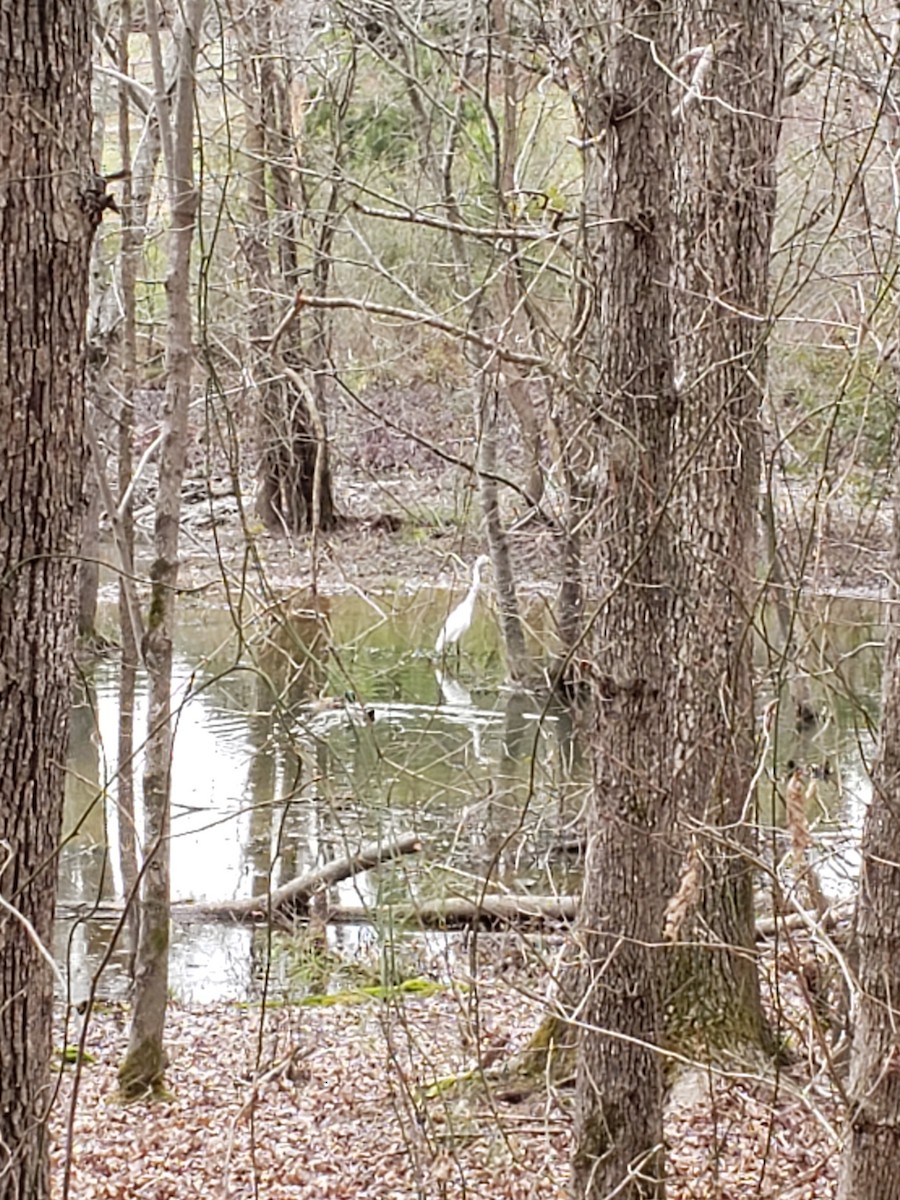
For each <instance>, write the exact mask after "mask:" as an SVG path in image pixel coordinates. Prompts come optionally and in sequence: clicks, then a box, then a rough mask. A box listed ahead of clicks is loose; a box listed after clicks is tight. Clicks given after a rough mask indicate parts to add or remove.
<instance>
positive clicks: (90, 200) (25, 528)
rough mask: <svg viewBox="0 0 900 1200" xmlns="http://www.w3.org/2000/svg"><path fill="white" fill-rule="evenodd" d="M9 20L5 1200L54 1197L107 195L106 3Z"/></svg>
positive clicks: (3, 291) (4, 365) (2, 646)
mask: <svg viewBox="0 0 900 1200" xmlns="http://www.w3.org/2000/svg"><path fill="white" fill-rule="evenodd" d="M0 28H2V37H0V47H2V48H0V77H2V80H3V86H2V88H0V130H2V133H0V247H2V253H3V260H2V262H3V265H2V283H0V310H2V324H3V346H4V352H3V353H0V427H2V429H3V436H2V439H0V573H2V592H3V600H2V603H0V745H2V746H3V754H2V757H0V888H2V900H3V904H2V908H0V1047H2V1050H0V1054H2V1060H3V1065H2V1069H0V1197H2V1200H26V1198H27V1200H42V1198H43V1197H46V1196H47V1195H48V1194H49V1183H48V1162H47V1155H46V1153H45V1148H46V1138H45V1130H46V1126H45V1121H46V1110H47V1102H48V1098H49V1093H48V1090H47V1068H48V1061H49V1055H50V1018H51V1003H52V982H51V976H50V971H49V968H48V964H47V962H46V960H45V958H44V957H43V955H42V953H41V951H40V948H39V947H38V945H37V944H36V941H35V939H39V941H40V942H41V944H42V945H43V946H45V947H46V946H47V945H49V944H50V942H51V935H52V929H53V912H54V904H55V899H56V866H57V858H56V855H57V851H58V848H59V833H60V822H61V818H62V805H63V769H64V763H65V757H66V742H67V737H68V724H69V706H70V701H71V696H70V665H71V653H72V647H73V638H74V633H75V619H76V611H75V555H77V553H78V550H79V544H80V524H81V509H82V487H83V453H82V421H83V409H84V327H85V317H86V310H87V288H88V265H89V259H90V246H91V238H92V235H93V231H94V228H95V227H96V223H97V220H98V218H99V215H100V213H101V211H102V206H103V196H102V184H101V185H100V186H99V188H98V185H97V182H96V180H95V177H94V175H93V171H92V166H91V158H90V136H91V109H90V103H91V100H90V8H89V5H88V4H87V3H85V2H81V3H78V2H75V3H66V4H60V3H57V2H55V0H8V2H6V3H4V5H3V14H2V19H0ZM61 114H65V120H63V119H62V116H61ZM25 921H28V922H30V925H31V930H32V931H33V932H30V931H29V929H28V927H27V926H26V924H25V923H24V922H25Z"/></svg>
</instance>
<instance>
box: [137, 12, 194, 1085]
mask: <svg viewBox="0 0 900 1200" xmlns="http://www.w3.org/2000/svg"><path fill="white" fill-rule="evenodd" d="M202 12H203V0H191V2H190V3H189V4H188V5H186V6H185V10H184V24H183V26H182V28H181V29H180V30H179V32H178V34H177V35H176V36H177V37H178V41H179V46H178V60H177V66H176V85H175V102H174V107H173V111H172V114H171V121H170V118H169V113H168V106H167V103H166V101H165V99H164V95H165V93H164V91H163V90H162V89H161V88H160V87H159V83H160V76H161V75H162V59H161V55H160V53H159V46H158V30H157V32H156V42H157V45H156V47H155V50H154V58H155V60H156V61H155V65H156V67H157V71H156V75H157V103H158V104H159V105H160V107H161V111H160V132H161V134H162V144H163V147H164V155H165V163H166V174H167V180H168V197H169V208H170V219H171V225H170V233H169V270H168V277H167V279H166V296H167V302H168V327H167V333H166V400H165V412H164V418H163V420H164V427H165V437H164V440H163V445H162V450H161V454H160V467H159V490H158V495H157V501H156V526H155V531H154V559H153V563H152V565H151V568H150V578H151V592H150V612H149V616H148V620H147V631H146V633H145V635H144V645H143V655H144V663H145V665H146V668H147V674H148V676H149V681H150V697H149V709H148V719H147V743H146V760H145V768H144V779H143V798H144V875H143V882H142V888H141V901H140V913H141V917H140V932H139V936H138V951H137V961H136V968H135V990H134V1007H133V1010H132V1015H131V1031H130V1036H129V1043H128V1050H127V1052H126V1055H125V1058H124V1060H123V1062H122V1064H121V1065H120V1067H119V1084H120V1087H121V1090H122V1094H123V1096H124V1097H125V1098H126V1099H130V1100H133V1099H138V1098H140V1097H142V1096H145V1095H153V1094H156V1093H160V1092H162V1091H163V1090H164V1089H163V1077H164V1073H165V1061H166V1060H165V1052H164V1048H163V1036H164V1031H165V1018H166V1003H167V999H168V981H169V974H168V955H169V894H170V877H169V845H168V843H169V822H170V783H171V775H170V770H171V763H172V740H173V728H172V707H171V688H172V639H173V635H174V624H175V594H176V591H175V589H176V586H177V583H178V532H179V524H180V520H181V485H182V481H183V479H184V470H185V461H186V454H187V417H188V405H189V402H190V387H191V367H192V365H193V341H192V328H193V326H192V321H191V298H190V266H191V246H192V244H193V239H194V227H195V221H196V212H197V193H196V189H195V187H194V137H193V135H194V100H195V95H194V86H195V78H194V70H195V65H196V58H197V41H198V37H199V31H200V25H201V20H202ZM147 14H148V18H150V19H152V20H153V21H155V20H156V18H157V14H156V8H155V0H150V3H148V5H147ZM151 40H152V33H151Z"/></svg>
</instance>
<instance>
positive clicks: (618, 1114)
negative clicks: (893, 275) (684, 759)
mask: <svg viewBox="0 0 900 1200" xmlns="http://www.w3.org/2000/svg"><path fill="white" fill-rule="evenodd" d="M669 14H670V9H668V8H667V7H666V6H665V5H663V4H660V3H655V2H653V3H645V4H641V5H639V6H636V5H634V4H630V3H620V2H619V3H613V4H611V6H610V8H609V12H608V15H607V20H608V25H607V26H606V27H607V28H608V41H607V42H606V45H605V51H606V55H605V61H604V62H603V65H602V67H600V68H597V67H593V68H592V69H593V70H594V71H597V70H598V69H599V70H601V71H602V77H589V78H588V79H587V81H586V91H585V96H584V101H583V103H584V107H583V109H582V114H583V121H584V130H583V134H584V139H585V141H586V143H587V149H586V153H585V158H586V171H587V172H588V177H587V178H586V181H585V228H586V239H587V241H586V245H585V254H586V256H587V258H588V260H589V262H591V263H592V265H593V271H594V279H595V284H596V289H597V291H596V296H597V300H596V305H597V307H596V309H595V313H594V317H593V320H594V324H593V331H594V338H595V355H596V359H595V361H596V363H597V376H598V382H597V388H596V393H595V396H594V398H593V418H594V419H593V422H592V427H591V430H590V434H589V436H590V437H591V440H592V442H593V446H594V451H595V454H596V455H597V466H596V471H597V476H598V478H599V479H601V480H602V483H601V484H600V486H599V488H598V494H597V502H596V521H597V527H598V534H597V538H596V542H595V547H594V551H595V556H594V570H595V585H596V584H598V583H599V581H600V580H603V582H604V583H605V584H606V585H607V586H608V587H609V588H610V591H609V594H608V596H607V597H606V598H605V600H604V602H603V605H602V607H601V609H600V611H599V612H598V613H597V614H596V620H595V621H594V625H593V644H592V651H593V658H594V663H593V689H592V690H593V700H594V710H595V715H594V724H593V729H592V734H591V745H592V752H593V762H594V787H593V791H592V795H591V799H590V803H589V807H588V814H587V817H588V850H587V856H586V862H585V882H584V893H583V897H582V908H581V915H580V922H579V947H580V950H581V955H582V960H581V966H580V968H579V975H580V983H581V986H580V988H579V994H580V999H579V1000H578V1003H577V1005H576V1009H575V1016H576V1018H577V1021H578V1051H577V1055H578V1061H577V1084H576V1120H575V1147H574V1160H573V1183H574V1192H575V1195H576V1196H577V1197H579V1198H585V1200H601V1197H602V1198H606V1197H609V1196H611V1195H615V1196H616V1197H617V1198H618V1200H635V1198H636V1197H654V1198H658V1197H661V1196H662V1195H663V1194H664V1190H665V1188H664V1182H663V1138H662V1071H661V1067H660V1063H659V1059H658V1055H657V1051H656V1047H657V1045H658V1043H659V1039H660V1035H661V1027H662V1006H661V981H662V980H661V976H662V971H661V968H662V961H661V958H660V957H659V955H658V952H655V951H654V950H653V949H652V947H653V946H654V945H658V944H659V942H660V938H661V932H662V924H663V914H664V908H665V869H664V855H665V852H666V848H667V846H668V844H669V839H670V837H671V832H672V827H673V816H672V805H671V798H670V778H669V776H670V769H671V755H670V747H669V739H668V736H667V734H668V731H669V730H670V728H671V723H672V699H673V688H672V684H673V665H672V664H673V662H674V660H675V659H676V655H677V652H676V646H675V644H674V639H673V630H674V622H675V615H676V604H677V600H676V597H677V571H676V564H675V563H674V561H673V556H672V546H671V533H670V529H669V524H668V521H667V519H666V516H665V504H666V498H667V493H668V490H669V483H670V479H669V472H670V469H671V464H670V455H671V433H672V422H673V416H674V411H675V393H674V386H673V382H672V365H671V356H670V352H669V306H668V294H667V290H666V286H665V284H666V280H667V278H668V275H669V241H670V236H671V217H670V210H669V187H670V180H671V172H672V168H671V162H670V144H671V129H670V125H671V118H670V113H669V99H668V95H667V88H666V84H665V76H664V73H663V72H662V70H661V69H660V68H659V66H658V65H657V63H656V61H654V55H658V56H659V57H660V58H661V59H662V60H663V61H667V60H668V58H669V53H670V50H671V42H672V27H671V16H670V15H669ZM598 19H599V18H598ZM595 61H602V59H600V58H599V57H598V60H595ZM599 141H603V142H604V143H605V144H604V147H603V149H602V151H599V152H598V150H596V149H595V148H594V147H596V146H597V145H598V142H599ZM598 172H599V174H600V178H599V180H598V179H597V173H598ZM597 213H602V214H603V215H604V217H608V218H610V220H609V223H608V224H603V225H602V226H601V228H599V229H598V228H597V223H596V222H595V221H594V217H595V215H596V214H597ZM596 590H597V591H598V592H599V587H597V589H596Z"/></svg>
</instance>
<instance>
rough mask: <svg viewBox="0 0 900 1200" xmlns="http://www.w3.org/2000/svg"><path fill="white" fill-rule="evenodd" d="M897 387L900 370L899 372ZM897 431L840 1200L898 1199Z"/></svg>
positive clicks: (857, 930) (899, 551)
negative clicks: (881, 669)
mask: <svg viewBox="0 0 900 1200" xmlns="http://www.w3.org/2000/svg"><path fill="white" fill-rule="evenodd" d="M897 378H898V379H900V371H898V372H897ZM898 461H900V425H898V426H895V429H894V545H893V570H892V571H891V573H890V578H891V579H892V581H893V585H892V588H891V595H890V601H889V603H888V605H887V606H886V609H887V626H888V636H887V644H886V646H885V657H884V684H883V689H882V705H881V730H880V733H879V739H878V753H877V756H876V759H875V766H874V769H873V771H872V800H871V802H870V804H869V807H868V810H867V812H866V819H865V823H864V825H863V837H862V867H861V870H860V879H859V893H858V896H857V901H856V928H855V936H856V947H855V949H856V953H857V955H858V963H859V965H858V980H859V996H858V1004H859V1007H858V1010H857V1015H856V1025H855V1028H854V1030H853V1042H852V1048H851V1053H850V1098H851V1108H850V1112H849V1114H848V1125H849V1129H848V1133H847V1136H846V1138H845V1141H844V1157H843V1162H842V1164H841V1178H840V1185H839V1188H838V1197H839V1200H898V1197H900V1171H898V1169H897V1164H898V1163H900V1047H898V1044H897V1027H898V1024H900V999H898V998H900V584H898V580H900V467H898V466H897V463H898Z"/></svg>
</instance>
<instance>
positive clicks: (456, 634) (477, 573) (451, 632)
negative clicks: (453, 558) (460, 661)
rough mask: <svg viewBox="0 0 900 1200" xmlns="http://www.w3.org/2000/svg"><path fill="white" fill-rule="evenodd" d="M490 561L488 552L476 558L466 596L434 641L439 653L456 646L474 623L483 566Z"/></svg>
mask: <svg viewBox="0 0 900 1200" xmlns="http://www.w3.org/2000/svg"><path fill="white" fill-rule="evenodd" d="M490 561H491V560H490V558H489V557H488V556H487V555H486V554H479V555H478V557H477V558H476V559H475V565H474V567H473V568H472V586H471V587H470V588H469V590H468V592H466V598H465V599H464V600H463V601H462V603H461V604H457V606H456V608H454V610H453V612H452V613H451V614H450V616H449V617H448V618H447V620H446V621H445V622H444V624H443V627H442V628H441V632H440V633H439V634H438V636H437V641H436V642H435V643H434V648H435V650H436V651H437V653H438V654H441V653H442V652H443V651H444V650H446V649H447V647H448V646H455V645H456V644H457V642H458V641H459V639H460V638H461V637H462V635H463V634H464V633H466V632H467V631H468V629H469V626H470V625H471V624H472V617H473V616H474V613H475V600H476V599H477V597H478V589H479V587H480V586H481V568H482V567H485V566H487V565H488V563H490Z"/></svg>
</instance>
